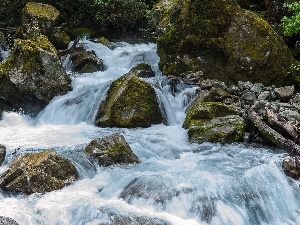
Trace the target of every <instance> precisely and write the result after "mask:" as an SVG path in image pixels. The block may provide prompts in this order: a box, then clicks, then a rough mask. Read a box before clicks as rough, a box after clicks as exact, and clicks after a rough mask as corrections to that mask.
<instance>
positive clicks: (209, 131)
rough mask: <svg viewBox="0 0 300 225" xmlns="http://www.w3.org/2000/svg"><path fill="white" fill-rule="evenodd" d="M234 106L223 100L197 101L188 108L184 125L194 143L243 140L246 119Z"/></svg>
mask: <svg viewBox="0 0 300 225" xmlns="http://www.w3.org/2000/svg"><path fill="white" fill-rule="evenodd" d="M238 114H239V112H238V111H237V110H236V108H234V107H233V106H227V105H225V104H223V103H221V102H201V101H199V102H195V103H194V104H193V105H192V106H191V107H190V108H189V110H188V112H187V115H186V118H185V121H184V124H183V127H184V128H186V129H189V130H188V136H189V141H190V142H193V143H203V142H222V143H230V142H237V141H242V140H243V137H244V131H245V129H246V122H245V120H244V119H243V118H242V117H240V116H239V115H238Z"/></svg>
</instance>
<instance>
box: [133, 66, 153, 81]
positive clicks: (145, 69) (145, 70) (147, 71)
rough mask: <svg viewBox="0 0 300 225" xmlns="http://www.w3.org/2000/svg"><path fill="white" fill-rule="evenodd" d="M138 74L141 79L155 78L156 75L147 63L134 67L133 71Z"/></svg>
mask: <svg viewBox="0 0 300 225" xmlns="http://www.w3.org/2000/svg"><path fill="white" fill-rule="evenodd" d="M132 70H134V71H135V73H136V76H138V77H141V78H149V77H154V76H155V73H154V71H153V70H152V68H151V66H150V65H149V64H146V63H140V64H138V65H136V66H135V67H133V69H132Z"/></svg>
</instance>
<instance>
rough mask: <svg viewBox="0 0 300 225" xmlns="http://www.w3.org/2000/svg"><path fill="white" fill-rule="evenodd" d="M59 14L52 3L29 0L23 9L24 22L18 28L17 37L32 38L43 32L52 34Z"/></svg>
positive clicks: (48, 34) (47, 34)
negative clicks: (31, 0) (30, 0)
mask: <svg viewBox="0 0 300 225" xmlns="http://www.w3.org/2000/svg"><path fill="white" fill-rule="evenodd" d="M59 14H60V13H59V11H58V10H57V9H56V8H55V7H53V6H51V5H48V4H42V3H36V2H28V3H27V4H26V5H25V7H24V8H23V10H22V17H23V18H22V24H21V26H20V27H19V28H18V30H17V33H16V35H17V37H19V38H23V39H31V38H36V37H38V36H40V35H41V34H44V35H46V36H50V35H51V33H52V31H53V26H54V24H55V22H56V21H57V19H58V17H59Z"/></svg>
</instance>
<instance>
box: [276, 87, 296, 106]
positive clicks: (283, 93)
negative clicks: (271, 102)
mask: <svg viewBox="0 0 300 225" xmlns="http://www.w3.org/2000/svg"><path fill="white" fill-rule="evenodd" d="M274 91H275V94H276V96H277V97H278V98H279V100H281V101H285V102H287V101H289V100H290V99H291V98H292V97H293V94H294V92H295V87H294V85H292V86H285V87H280V88H275V89H274Z"/></svg>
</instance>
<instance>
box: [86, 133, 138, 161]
mask: <svg viewBox="0 0 300 225" xmlns="http://www.w3.org/2000/svg"><path fill="white" fill-rule="evenodd" d="M85 152H86V153H87V154H88V155H90V156H92V157H94V158H95V159H96V160H97V161H98V163H99V165H100V166H110V165H113V164H120V163H121V164H129V163H139V162H140V160H139V158H138V157H137V156H136V155H135V154H134V153H133V152H132V150H131V148H130V146H129V145H128V144H127V142H126V140H125V138H124V136H123V135H121V134H119V133H115V134H112V135H110V136H107V137H103V138H97V139H94V140H92V141H91V142H90V143H89V144H88V145H87V146H86V148H85Z"/></svg>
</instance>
